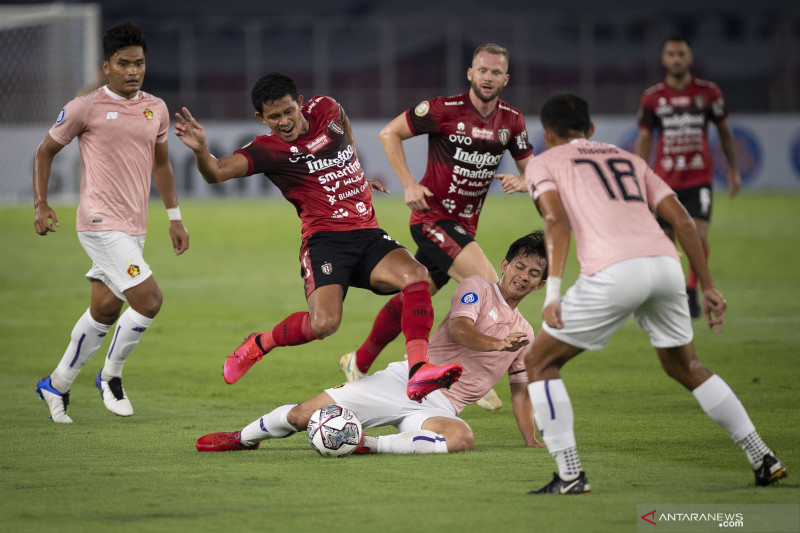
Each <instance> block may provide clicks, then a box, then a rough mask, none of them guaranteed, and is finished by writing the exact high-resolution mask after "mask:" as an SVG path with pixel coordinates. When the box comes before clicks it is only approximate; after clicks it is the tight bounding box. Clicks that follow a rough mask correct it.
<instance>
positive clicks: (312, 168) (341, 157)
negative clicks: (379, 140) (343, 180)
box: [306, 140, 355, 174]
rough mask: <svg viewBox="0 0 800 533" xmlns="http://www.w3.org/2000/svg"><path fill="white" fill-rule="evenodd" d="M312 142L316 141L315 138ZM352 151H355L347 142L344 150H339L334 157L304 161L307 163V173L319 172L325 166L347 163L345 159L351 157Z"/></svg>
mask: <svg viewBox="0 0 800 533" xmlns="http://www.w3.org/2000/svg"><path fill="white" fill-rule="evenodd" d="M314 142H316V140H315V141H314ZM354 153H355V151H354V150H353V147H352V146H350V145H349V144H348V145H347V148H345V149H344V150H340V151H339V153H338V154H336V157H335V158H334V159H327V158H325V159H315V160H313V161H306V165H308V173H309V174H313V173H315V172H321V171H323V170H325V169H326V168H331V167H340V168H341V167H343V166H345V165H346V164H347V161H349V160H350V158H352V157H353V154H354Z"/></svg>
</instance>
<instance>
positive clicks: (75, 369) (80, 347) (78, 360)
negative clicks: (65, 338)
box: [50, 309, 111, 392]
mask: <svg viewBox="0 0 800 533" xmlns="http://www.w3.org/2000/svg"><path fill="white" fill-rule="evenodd" d="M109 329H111V326H110V325H106V324H101V323H100V322H98V321H96V320H95V319H93V318H92V315H91V313H89V310H88V309H87V310H86V312H85V313H83V316H81V317H80V318H79V319H78V321H77V322H76V323H75V327H74V328H72V335H71V336H70V342H69V346H67V351H65V352H64V355H63V356H62V357H61V362H60V363H58V366H57V367H56V369H55V370H54V371H53V373H52V374H50V384H51V385H53V388H55V389H56V390H57V391H60V392H68V391H69V389H70V387H72V383H73V382H74V381H75V378H76V377H78V373H79V372H80V371H81V368H83V365H85V364H86V363H88V362H89V360H90V359H91V358H92V356H93V355H94V354H95V352H97V349H98V348H100V344H101V343H102V342H103V337H105V336H106V334H107V333H108V330H109Z"/></svg>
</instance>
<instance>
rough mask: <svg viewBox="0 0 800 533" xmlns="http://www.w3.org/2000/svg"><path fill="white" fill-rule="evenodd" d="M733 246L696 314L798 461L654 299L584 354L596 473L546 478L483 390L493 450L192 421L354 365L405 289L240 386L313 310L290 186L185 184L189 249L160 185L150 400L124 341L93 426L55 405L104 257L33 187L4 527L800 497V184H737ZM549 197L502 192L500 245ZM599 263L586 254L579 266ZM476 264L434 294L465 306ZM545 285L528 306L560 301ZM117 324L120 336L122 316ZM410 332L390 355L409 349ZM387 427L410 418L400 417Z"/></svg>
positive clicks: (9, 272) (622, 523)
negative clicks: (707, 311)
mask: <svg viewBox="0 0 800 533" xmlns="http://www.w3.org/2000/svg"><path fill="white" fill-rule="evenodd" d="M715 200H716V201H715V212H714V220H713V224H712V226H711V236H710V240H711V267H712V272H713V273H714V275H715V278H716V282H717V285H718V287H719V288H720V290H721V291H722V292H723V293H724V294H725V296H726V297H727V299H728V303H729V313H728V316H727V320H726V324H725V328H724V330H723V332H722V333H721V334H720V335H715V334H713V333H711V332H709V331H708V330H707V329H705V328H703V327H702V326H701V322H699V321H698V322H695V325H696V332H695V333H696V342H697V345H698V351H699V354H700V358H701V360H702V361H703V362H704V363H705V364H706V365H707V366H709V367H710V368H712V369H713V370H715V371H716V372H718V373H719V374H720V375H721V376H722V377H723V378H725V379H726V381H728V383H730V384H731V386H732V387H733V389H734V390H735V391H736V392H737V394H738V395H739V397H740V398H741V399H742V401H743V403H744V405H745V407H747V409H748V411H749V413H750V416H751V418H752V419H753V421H754V423H755V425H756V427H757V429H758V430H759V431H760V433H761V435H762V436H763V437H764V439H765V441H766V442H767V444H768V445H769V446H770V447H772V448H773V449H774V450H775V451H776V453H777V454H778V455H779V456H780V457H781V459H782V460H783V461H784V462H785V463H786V465H787V467H788V470H789V476H790V477H789V478H788V479H786V480H785V481H784V482H782V483H781V484H780V485H779V486H777V487H769V488H766V489H764V488H755V487H753V475H752V472H751V470H750V467H749V465H748V463H747V461H746V459H745V457H744V454H743V453H742V452H741V450H740V449H739V448H738V446H736V445H735V444H734V443H733V442H731V441H730V439H729V438H728V436H727V434H726V433H725V432H724V431H723V430H722V429H720V428H718V427H717V426H716V425H715V424H714V423H713V422H711V421H710V420H709V419H707V417H706V416H705V415H704V414H703V412H702V411H701V410H700V408H699V406H698V405H697V404H696V402H695V400H694V399H693V397H692V396H691V395H690V394H689V393H688V392H685V391H684V390H683V389H682V388H681V387H680V386H679V385H678V384H677V383H675V382H673V381H671V380H670V379H669V378H667V377H666V376H665V375H664V374H663V372H662V371H661V369H660V367H659V365H658V362H657V358H656V356H655V354H654V352H653V350H652V348H651V347H650V345H649V342H648V341H647V338H646V337H645V336H644V334H642V333H641V332H640V331H639V330H638V329H637V328H636V327H635V325H634V324H633V323H632V322H629V323H628V324H626V325H625V326H624V327H623V328H622V330H621V331H620V332H619V333H618V334H617V335H616V336H615V337H614V339H613V340H612V342H611V344H610V345H609V346H608V347H607V348H606V349H605V350H603V351H601V352H588V353H584V354H583V355H581V356H580V357H579V358H578V359H577V360H575V361H574V362H572V363H570V364H569V365H567V366H566V367H565V369H564V379H565V382H566V384H567V387H568V390H569V392H570V395H571V398H572V401H573V404H574V408H575V417H576V436H577V439H578V447H579V451H580V453H581V459H582V462H583V465H584V468H585V469H586V471H587V473H588V475H589V479H590V481H591V483H592V487H593V493H592V494H591V495H588V496H583V497H534V496H528V495H527V494H526V492H527V491H529V490H531V489H534V488H539V487H540V486H541V485H543V484H544V483H546V482H547V481H549V480H550V478H551V476H552V472H553V470H554V468H555V464H554V462H553V460H552V458H551V457H550V456H549V455H548V453H547V451H546V450H544V449H530V448H526V447H525V446H524V444H523V441H522V438H521V437H520V435H519V433H518V431H517V429H516V425H515V423H514V421H513V416H512V413H511V409H510V405H509V403H510V402H509V391H508V386H507V382H506V381H505V380H504V381H502V382H501V383H500V384H499V385H498V387H497V390H498V393H499V394H500V396H501V398H502V399H503V400H504V401H505V406H504V407H503V408H502V409H501V410H500V411H497V412H491V413H490V412H486V411H483V410H481V409H479V408H477V407H475V406H471V407H468V408H467V409H466V410H465V411H464V412H463V418H464V419H465V420H466V421H467V422H468V423H469V424H470V425H471V426H472V427H473V429H474V431H475V435H476V439H477V446H476V449H475V450H474V451H471V452H468V453H456V454H448V455H438V456H392V455H379V456H352V457H346V458H343V459H338V460H334V459H324V458H321V457H319V456H317V454H316V453H315V452H314V451H313V450H312V449H311V448H310V447H309V445H308V443H307V441H306V439H305V435H303V434H300V435H295V436H293V437H290V438H287V439H283V440H273V441H266V442H265V443H264V444H262V447H261V449H260V450H258V451H255V452H241V453H224V454H199V453H197V452H196V451H195V449H194V441H195V440H196V439H197V438H198V437H199V436H201V435H203V434H205V433H209V432H212V431H222V430H227V431H230V430H236V429H239V428H241V427H243V426H244V425H245V424H247V423H249V422H250V421H252V420H254V419H256V418H258V417H259V416H261V415H262V414H264V413H266V412H268V411H270V410H272V409H273V408H274V407H276V406H278V405H281V404H284V403H292V402H298V401H301V400H304V399H306V398H307V397H309V396H311V395H313V394H316V393H317V392H319V391H320V390H322V389H323V388H325V387H328V386H331V385H335V384H337V383H339V382H341V380H342V379H343V375H342V374H340V373H339V372H338V368H337V361H338V358H339V356H340V355H341V354H342V353H344V352H347V351H350V350H352V349H354V348H355V347H357V346H358V344H359V342H360V341H361V340H362V339H363V338H364V336H365V335H366V333H367V331H368V330H369V328H370V325H371V321H372V318H373V317H374V314H375V313H376V311H377V310H378V309H379V307H380V306H381V305H382V303H383V302H384V299H383V298H381V297H378V296H375V295H373V294H371V293H369V292H366V291H361V290H358V289H351V290H350V293H349V295H348V297H347V300H346V302H345V316H344V320H343V324H342V327H341V328H340V330H339V331H338V332H337V333H336V334H335V335H333V336H332V337H330V338H328V339H326V340H324V341H322V342H314V343H311V344H307V345H305V346H299V347H293V348H283V349H278V350H276V351H275V352H273V353H272V354H270V355H269V356H268V357H266V358H265V359H264V360H263V361H262V362H260V363H259V364H258V365H256V366H255V367H254V368H253V369H252V370H251V371H250V373H249V374H248V375H247V376H246V377H245V378H243V379H242V380H241V381H240V382H238V383H236V384H235V385H226V384H225V383H224V382H223V380H222V375H221V370H222V362H223V360H224V358H225V356H226V355H227V354H228V353H229V352H230V351H231V350H232V349H233V348H235V347H236V346H237V345H238V344H239V342H240V341H241V339H242V338H243V337H244V336H245V335H246V334H248V333H250V332H252V331H257V330H267V329H268V328H270V327H271V326H272V325H274V324H275V323H276V322H277V321H279V320H281V319H282V318H284V317H285V316H286V315H287V314H289V313H290V312H293V311H298V310H304V309H305V308H306V307H305V299H304V297H303V290H302V280H301V279H300V277H299V264H298V260H297V253H298V249H299V221H298V220H297V217H296V215H295V212H294V209H293V208H292V207H291V206H290V205H289V204H288V203H286V202H285V201H283V200H281V199H274V198H273V199H267V200H263V199H261V200H218V201H184V202H183V203H182V205H181V208H182V211H183V216H184V218H185V222H186V225H187V227H188V229H189V232H190V234H191V248H190V250H189V251H188V252H187V253H186V254H185V255H184V256H181V257H175V256H174V254H173V253H172V250H171V246H170V244H169V239H168V235H167V231H166V227H167V220H166V218H167V217H166V215H165V213H164V210H163V207H162V206H161V203H160V200H158V199H153V201H152V208H151V211H152V212H151V215H150V228H149V232H148V242H147V246H146V249H145V257H146V258H147V260H148V262H149V263H150V265H151V267H152V268H153V271H154V272H155V277H156V280H157V281H158V283H159V285H160V286H161V289H162V291H163V293H164V305H163V308H162V310H161V314H160V315H159V316H158V317H157V319H156V321H155V322H154V323H153V326H152V327H151V328H150V330H149V331H148V332H147V333H146V335H145V336H144V337H143V339H142V342H141V343H140V344H139V346H138V348H137V349H136V351H135V352H134V353H133V355H132V356H131V358H130V359H129V360H128V364H127V365H126V367H125V375H124V383H125V386H126V389H127V391H128V393H129V395H130V397H131V400H132V403H133V406H134V410H135V415H134V416H133V417H131V418H127V419H123V418H118V417H115V416H113V415H112V414H110V413H109V412H108V411H106V410H105V408H104V407H103V405H102V402H101V401H100V397H99V394H98V392H97V390H96V389H95V388H94V383H93V381H94V376H95V374H96V373H97V371H98V369H99V368H100V367H101V365H102V358H103V357H104V355H105V352H106V350H107V346H108V341H109V339H107V340H106V342H105V343H104V345H103V346H102V347H101V349H100V351H99V352H98V354H97V355H96V356H95V358H94V359H93V360H92V361H90V362H89V364H88V365H87V366H86V368H84V371H83V372H82V373H81V375H80V376H79V377H78V379H77V381H76V382H75V384H74V386H73V388H72V403H71V405H70V408H69V414H70V416H71V417H72V418H73V419H74V420H75V423H74V424H71V425H56V424H53V423H52V422H51V421H50V420H49V418H48V414H47V406H46V405H45V403H44V402H42V401H41V400H40V399H39V398H38V396H37V395H36V394H35V392H34V388H35V385H36V381H37V380H38V379H39V378H41V377H42V376H45V375H46V374H48V373H49V372H51V371H52V369H53V368H54V367H55V365H56V364H57V363H58V360H59V359H60V357H61V355H62V353H63V351H64V349H65V347H66V344H67V341H68V336H69V332H70V331H71V329H72V326H73V324H74V323H75V321H76V320H77V318H78V317H79V316H80V315H81V313H83V311H84V310H85V309H86V307H87V306H88V297H89V285H88V283H86V282H85V281H83V274H84V273H85V272H86V270H87V269H88V267H89V263H88V260H87V258H86V256H85V254H84V252H83V250H82V249H81V248H80V245H79V243H78V241H77V238H76V236H75V230H74V217H75V208H74V206H70V205H59V206H57V212H58V214H59V216H60V217H61V220H60V222H61V227H60V228H59V230H58V232H57V233H56V234H51V235H49V236H47V237H46V238H42V237H39V236H37V235H36V234H35V233H34V231H33V227H32V220H33V209H32V208H30V207H29V206H24V207H21V206H6V207H2V208H0V235H2V238H1V239H0V264H2V268H0V294H2V306H0V346H1V348H0V362H2V365H1V366H0V368H1V369H2V370H1V371H0V449H1V450H2V453H0V520H1V522H0V523H2V529H3V530H6V531H37V532H38V531H65V532H66V531H69V532H72V531H92V532H94V531H102V530H111V529H113V530H115V531H123V532H126V531H130V532H139V531H234V530H235V531H243V530H245V531H246V530H256V529H258V530H262V531H312V530H314V531H319V530H339V531H348V530H349V531H375V532H378V531H439V532H444V531H502V532H507V531H526V532H530V531H608V532H618V531H635V530H636V521H637V518H638V517H637V516H636V505H637V504H642V503H656V504H658V503H662V504H676V503H708V504H739V503H742V504H744V503H748V504H751V503H797V502H798V501H800V490H799V489H798V487H800V446H798V430H797V427H798V419H799V417H798V412H799V411H800V362H798V348H800V304H798V302H800V276H798V273H799V272H800V269H799V268H798V265H799V264H800V246H799V245H800V209H799V208H798V205H800V196H798V195H796V194H779V193H749V192H747V193H745V194H743V195H742V196H740V197H739V198H737V199H736V200H733V201H731V200H729V199H728V198H727V197H726V196H725V195H724V193H722V192H720V193H718V194H717V195H716V199H715ZM376 208H377V212H378V216H379V220H380V221H381V223H382V225H383V227H384V228H385V229H387V230H388V231H389V232H390V234H392V235H393V236H394V237H395V238H396V239H398V240H399V241H400V242H402V243H404V244H406V245H407V246H410V245H412V242H411V239H410V236H409V234H408V226H407V221H408V211H407V208H406V207H405V205H404V204H403V202H402V200H401V197H400V196H399V195H395V196H393V197H391V198H379V199H377V200H376ZM541 225H542V221H541V218H540V217H539V215H538V214H537V213H536V211H535V209H534V207H533V205H532V204H531V202H530V200H529V199H528V198H527V197H525V196H523V195H517V196H515V197H512V198H507V197H505V196H503V195H499V194H498V195H494V196H492V197H490V198H489V200H488V201H487V205H486V209H485V210H484V213H483V215H482V218H481V228H480V232H479V234H478V241H479V242H480V243H481V246H482V247H483V249H484V251H485V252H486V253H487V255H488V256H489V258H490V259H492V260H493V261H494V262H495V263H496V264H499V261H500V258H501V257H502V254H503V253H504V252H505V250H506V247H507V245H508V244H509V243H510V242H511V241H512V240H513V239H515V238H517V237H518V236H520V235H522V234H524V233H526V232H528V231H530V230H532V229H534V228H538V227H541ZM576 272H577V268H576V264H575V261H574V258H571V260H570V264H569V269H568V272H567V275H566V279H565V284H567V285H569V284H571V283H572V281H573V280H574V277H575V275H576ZM454 287H455V285H454V284H452V283H451V284H450V285H448V286H446V287H445V288H444V289H443V290H442V292H441V294H439V295H437V296H435V297H434V305H435V308H436V313H437V324H438V319H441V317H443V316H444V314H445V312H446V311H447V307H448V305H449V300H450V296H451V295H452V291H453V289H454ZM542 297H543V295H542V294H536V293H534V294H533V295H531V296H530V297H529V298H528V299H527V300H526V301H524V302H523V303H522V306H521V310H522V311H523V314H525V315H526V316H527V318H528V319H529V320H530V322H531V323H532V324H533V325H534V329H537V330H538V328H539V325H540V323H541V315H540V310H541V304H542ZM109 337H110V336H109ZM402 354H403V344H402V342H401V341H399V340H398V341H395V342H394V343H393V344H392V345H390V347H389V348H388V349H387V351H386V352H384V354H383V355H382V356H381V357H380V358H379V359H378V361H377V362H376V367H375V368H376V369H380V368H383V367H384V366H385V365H386V364H388V363H389V362H390V361H392V360H396V359H398V358H400V357H402ZM385 431H386V432H388V431H389V430H388V429H387V430H385Z"/></svg>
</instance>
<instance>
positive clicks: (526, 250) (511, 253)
mask: <svg viewBox="0 0 800 533" xmlns="http://www.w3.org/2000/svg"><path fill="white" fill-rule="evenodd" d="M520 255H523V256H528V255H538V256H539V257H541V258H542V259H544V261H545V267H544V272H543V273H542V279H547V248H546V247H545V245H544V230H540V229H537V230H535V231H532V232H530V233H528V234H527V235H525V236H524V237H520V238H519V239H517V240H516V241H514V242H512V243H511V246H509V247H508V252H506V261H511V260H512V259H514V258H515V257H517V256H520Z"/></svg>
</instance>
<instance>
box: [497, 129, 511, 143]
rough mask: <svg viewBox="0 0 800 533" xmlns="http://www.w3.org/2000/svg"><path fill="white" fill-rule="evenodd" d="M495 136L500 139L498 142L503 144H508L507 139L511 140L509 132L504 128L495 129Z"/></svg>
mask: <svg viewBox="0 0 800 533" xmlns="http://www.w3.org/2000/svg"><path fill="white" fill-rule="evenodd" d="M497 138H498V139H499V140H500V144H502V145H503V146H505V145H507V144H508V141H510V140H511V132H510V131H509V130H507V129H505V128H504V129H502V130H497Z"/></svg>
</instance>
